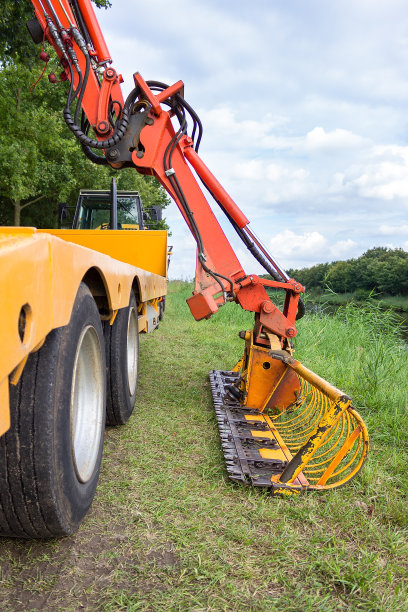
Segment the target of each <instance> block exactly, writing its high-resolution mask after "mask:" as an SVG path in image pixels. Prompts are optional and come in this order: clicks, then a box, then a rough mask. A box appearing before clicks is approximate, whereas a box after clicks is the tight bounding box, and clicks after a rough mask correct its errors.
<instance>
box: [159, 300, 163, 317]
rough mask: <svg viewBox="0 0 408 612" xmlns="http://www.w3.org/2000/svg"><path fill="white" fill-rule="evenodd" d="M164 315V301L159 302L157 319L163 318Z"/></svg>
mask: <svg viewBox="0 0 408 612" xmlns="http://www.w3.org/2000/svg"><path fill="white" fill-rule="evenodd" d="M163 316H164V302H159V321H162V320H163Z"/></svg>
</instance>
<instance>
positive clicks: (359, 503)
mask: <svg viewBox="0 0 408 612" xmlns="http://www.w3.org/2000/svg"><path fill="white" fill-rule="evenodd" d="M189 295H191V286H190V285H189V284H187V283H180V282H173V283H170V285H169V296H168V299H167V306H166V312H165V316H164V320H163V322H162V323H161V324H160V327H159V329H158V330H156V331H155V332H154V333H152V334H148V335H144V336H142V337H141V348H140V350H141V366H140V387H139V394H138V399H137V403H136V411H135V414H134V415H133V417H132V418H131V420H130V422H129V424H128V425H126V426H124V427H122V428H109V429H107V432H106V442H105V455H104V462H103V469H102V474H101V482H100V486H99V488H98V492H97V497H96V500H95V502H94V504H93V508H92V511H91V514H90V515H89V517H88V518H87V519H86V520H85V522H84V524H83V526H82V527H81V529H80V531H79V533H78V534H76V535H74V536H72V537H68V538H64V539H63V540H58V541H57V540H55V541H51V542H34V543H33V542H24V541H18V540H17V541H10V540H3V541H2V542H0V564H1V568H2V581H1V584H0V608H1V609H2V610H5V611H10V612H11V611H13V612H16V611H19V610H40V609H49V610H61V611H62V610H63V611H64V612H65V611H74V610H78V609H86V610H104V611H107V612H109V611H112V612H113V611H115V612H117V611H122V610H123V611H128V612H133V611H146V612H148V611H151V610H154V611H155V612H161V611H162V612H165V611H166V612H167V611H180V612H181V611H184V610H194V611H197V612H200V611H204V610H211V611H228V612H231V611H240V610H248V611H253V612H261V611H265V612H266V611H267V612H271V611H279V610H289V611H290V612H308V611H310V612H316V611H322V612H323V611H324V612H332V611H333V612H334V611H338V610H366V611H369V610H370V611H372V610H378V611H384V612H385V611H388V610H406V609H407V601H408V589H407V584H408V580H407V579H408V562H407V559H408V515H407V512H406V508H407V499H408V478H407V462H408V424H407V391H406V371H407V366H408V352H407V348H406V345H404V344H403V343H402V342H401V340H400V337H399V335H398V328H397V327H396V326H395V324H394V320H393V317H394V316H395V315H394V314H393V313H392V312H391V311H388V312H384V311H382V310H381V309H380V308H378V307H377V306H376V305H375V304H370V305H364V306H363V307H362V308H361V307H359V308H357V307H356V305H355V304H350V305H348V306H346V307H345V308H342V309H340V310H339V312H338V313H337V314H335V315H334V316H326V315H324V314H323V315H321V314H320V315H317V314H316V315H306V316H305V317H304V318H303V319H302V320H301V321H299V322H298V329H299V334H298V337H297V338H296V339H295V340H296V357H297V358H298V359H300V360H302V361H303V362H304V364H305V365H306V366H308V367H310V368H311V369H313V370H314V371H316V372H317V373H318V374H320V375H322V376H324V377H325V378H327V379H328V380H329V381H330V382H332V383H333V384H335V385H337V386H339V387H340V388H343V389H344V390H345V391H347V392H348V393H350V394H351V395H352V396H353V397H354V400H355V406H356V408H357V410H358V411H359V412H360V413H361V414H362V416H363V417H364V419H365V420H366V422H367V425H368V428H369V432H370V436H371V452H370V455H369V459H368V461H367V463H366V465H365V466H364V468H363V470H362V472H361V474H360V475H359V476H357V477H356V478H355V479H354V480H353V481H352V482H351V483H350V484H348V485H347V486H345V487H344V488H342V489H339V490H337V491H332V492H326V493H324V494H309V495H305V496H300V497H297V498H295V499H290V500H288V499H279V498H272V497H270V496H269V495H267V494H264V493H262V492H260V491H258V490H253V489H250V488H247V487H244V486H238V485H235V484H234V483H232V482H231V481H230V480H229V479H228V478H227V473H226V470H225V467H224V461H223V456H222V452H221V450H220V442H219V437H218V428H217V424H216V419H215V415H214V410H213V407H212V399H211V392H210V385H209V381H208V371H209V370H210V369H213V368H216V369H223V368H231V367H232V366H233V365H234V363H235V362H236V361H237V359H238V358H239V356H240V354H241V351H242V349H243V342H242V340H240V339H239V338H238V331H239V330H241V329H247V328H249V327H251V324H252V316H251V314H249V313H246V312H244V311H242V310H241V309H240V308H239V307H238V306H237V305H235V304H229V305H227V306H225V307H223V308H222V309H221V310H220V311H219V313H217V315H215V316H214V317H213V318H212V319H210V320H209V321H203V322H200V323H196V322H195V321H194V320H193V319H192V317H191V315H190V313H189V311H188V308H187V305H186V304H185V299H186V298H187V297H188V296H189Z"/></svg>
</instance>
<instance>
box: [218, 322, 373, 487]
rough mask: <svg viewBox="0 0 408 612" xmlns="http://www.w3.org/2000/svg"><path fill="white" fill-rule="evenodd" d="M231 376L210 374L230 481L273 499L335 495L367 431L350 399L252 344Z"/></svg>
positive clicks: (358, 459)
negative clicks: (257, 489) (310, 492)
mask: <svg viewBox="0 0 408 612" xmlns="http://www.w3.org/2000/svg"><path fill="white" fill-rule="evenodd" d="M245 340H246V348H245V354H244V357H243V359H242V360H241V361H240V362H238V364H237V366H236V368H235V369H234V370H233V371H230V372H226V371H216V370H213V371H212V372H210V379H211V388H212V393H213V398H214V405H215V411H216V415H217V421H218V427H219V430H220V436H221V443H222V448H223V451H224V456H225V461H226V465H227V470H228V474H229V476H230V478H231V479H232V480H235V481H238V482H244V483H247V484H252V485H254V486H257V487H267V488H270V489H271V491H272V492H273V493H274V494H280V495H293V494H297V493H299V492H301V491H307V490H322V489H332V488H335V487H339V486H341V485H343V484H345V483H346V482H347V481H349V480H350V479H351V478H353V477H354V476H355V475H356V474H357V473H358V472H359V470H360V468H361V466H362V465H363V463H364V460H365V458H366V456H367V453H368V433H367V428H366V426H365V424H364V422H363V420H362V419H361V417H360V415H359V414H358V413H357V412H356V411H355V410H354V409H353V407H352V405H351V400H350V398H349V397H348V396H347V395H345V394H344V393H342V392H341V391H339V390H338V389H336V388H335V387H333V386H332V385H330V384H329V383H328V382H327V381H325V380H323V379H322V378H320V377H319V376H317V375H316V374H314V373H313V372H311V371H310V370H308V369H307V368H305V367H304V366H303V365H302V364H301V363H300V362H299V361H297V360H295V359H294V358H293V357H292V356H291V355H290V353H288V352H286V351H282V350H275V351H274V350H273V349H272V350H268V349H267V348H265V347H261V346H255V345H254V344H253V337H252V332H246V334H245Z"/></svg>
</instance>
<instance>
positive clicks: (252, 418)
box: [245, 414, 265, 421]
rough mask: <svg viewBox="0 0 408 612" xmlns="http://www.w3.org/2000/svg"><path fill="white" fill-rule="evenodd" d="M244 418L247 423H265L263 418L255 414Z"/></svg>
mask: <svg viewBox="0 0 408 612" xmlns="http://www.w3.org/2000/svg"><path fill="white" fill-rule="evenodd" d="M245 418H246V420H247V421H265V419H264V418H263V416H262V415H261V414H260V415H257V414H246V415H245Z"/></svg>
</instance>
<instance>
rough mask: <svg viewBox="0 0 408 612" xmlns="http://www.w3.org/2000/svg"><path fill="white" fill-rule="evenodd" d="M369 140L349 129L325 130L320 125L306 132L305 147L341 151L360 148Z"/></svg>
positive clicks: (324, 150) (310, 149)
mask: <svg viewBox="0 0 408 612" xmlns="http://www.w3.org/2000/svg"><path fill="white" fill-rule="evenodd" d="M368 142H369V141H367V139H366V138H362V137H361V136H359V135H358V134H353V132H351V131H350V130H344V129H341V128H337V129H335V130H332V131H329V132H326V131H325V130H324V129H323V128H322V127H315V128H313V130H311V131H310V132H308V133H307V134H306V142H305V148H306V150H308V151H312V152H314V151H323V152H327V151H330V152H335V153H343V151H344V150H345V149H360V148H362V147H364V146H367V144H368Z"/></svg>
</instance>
